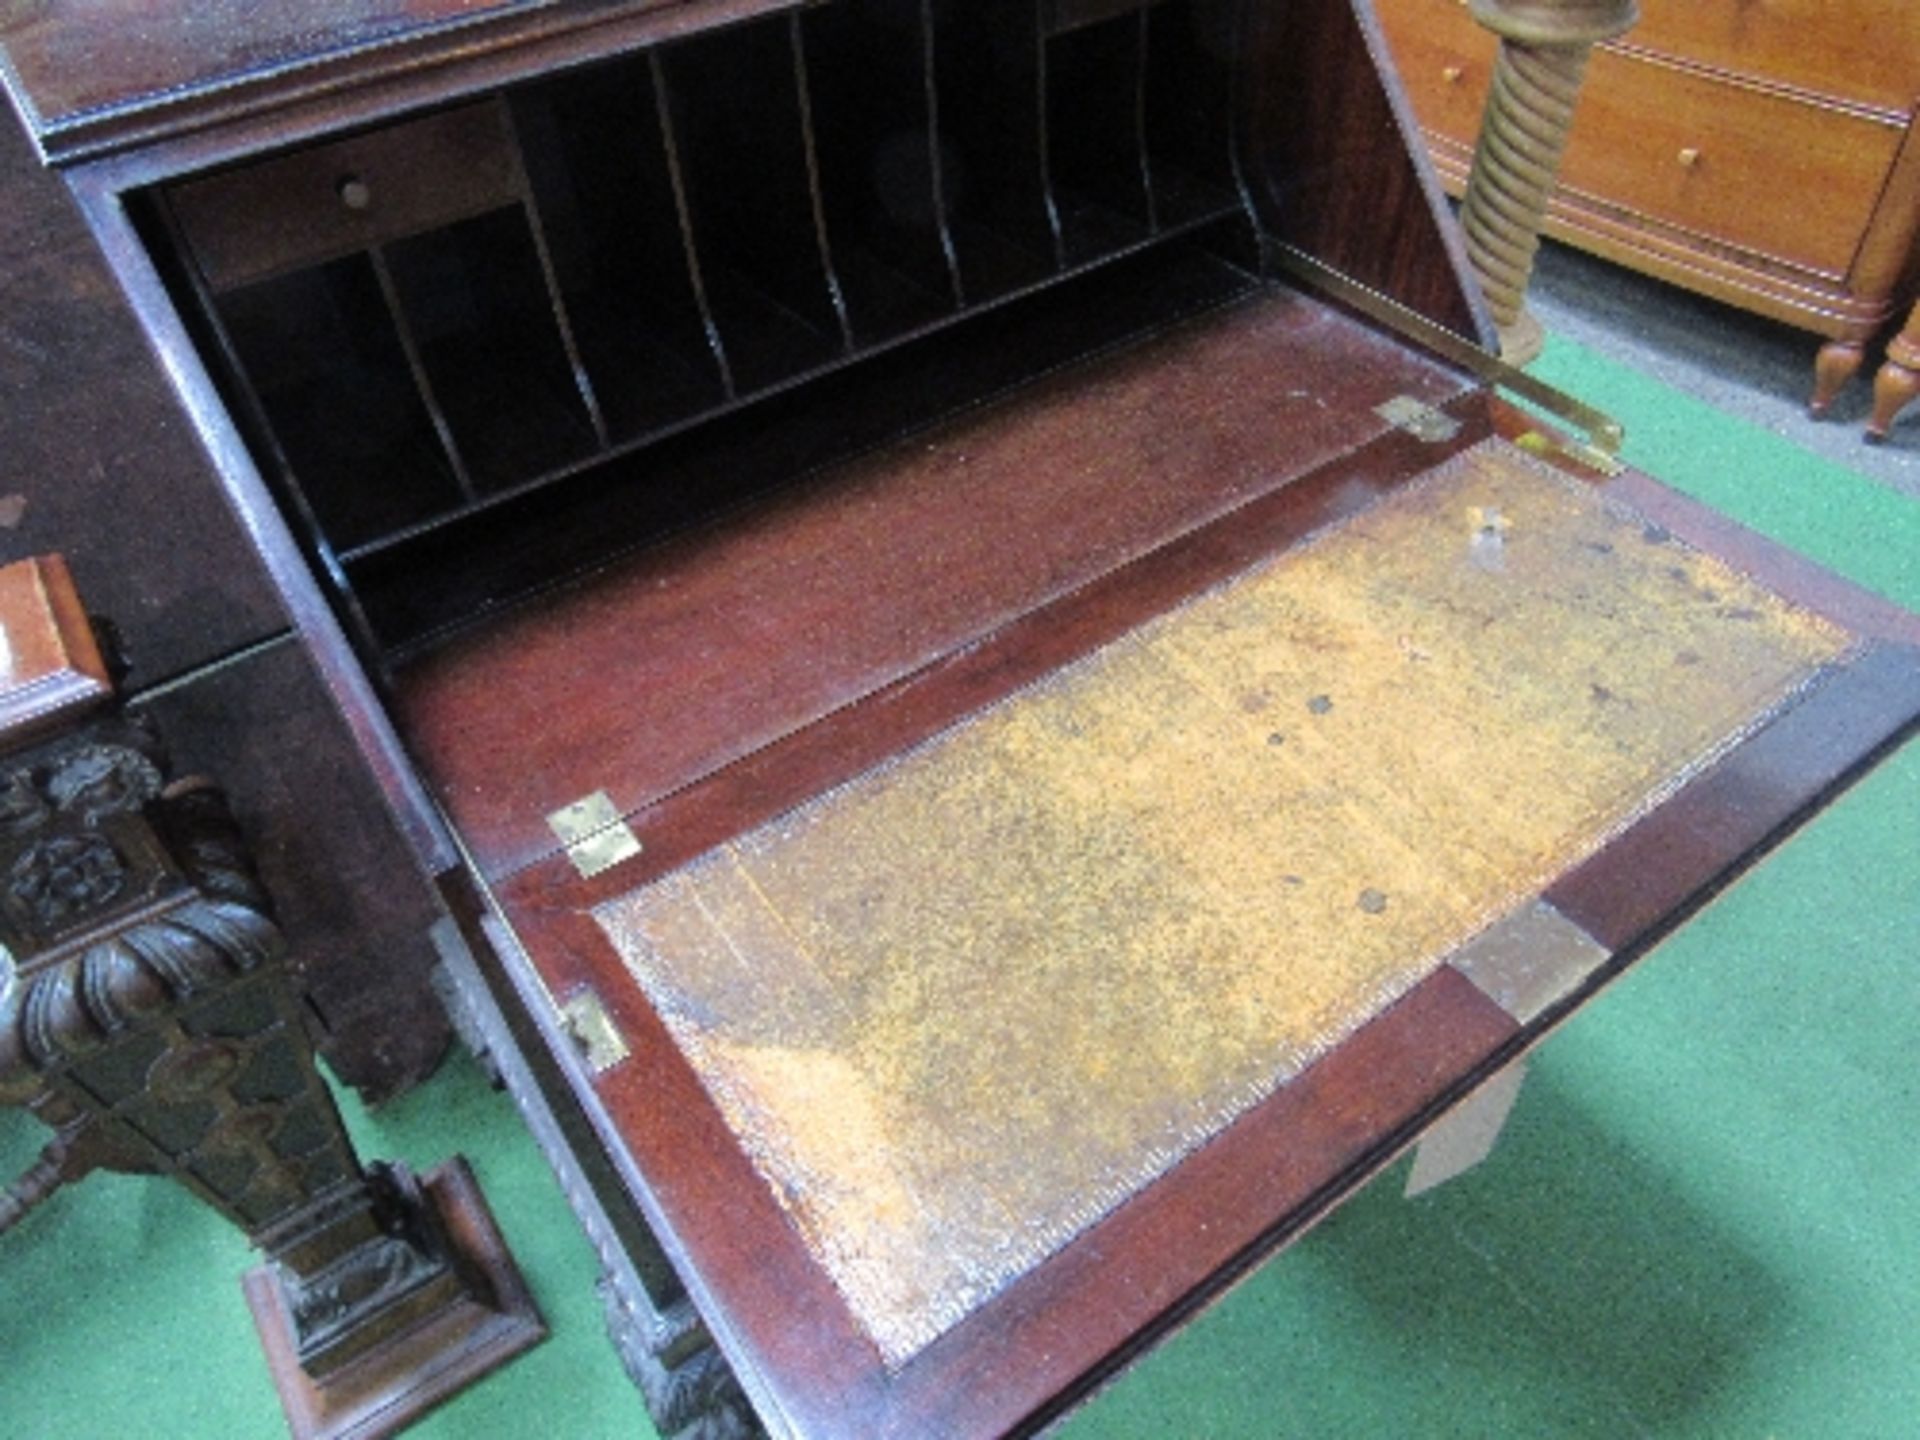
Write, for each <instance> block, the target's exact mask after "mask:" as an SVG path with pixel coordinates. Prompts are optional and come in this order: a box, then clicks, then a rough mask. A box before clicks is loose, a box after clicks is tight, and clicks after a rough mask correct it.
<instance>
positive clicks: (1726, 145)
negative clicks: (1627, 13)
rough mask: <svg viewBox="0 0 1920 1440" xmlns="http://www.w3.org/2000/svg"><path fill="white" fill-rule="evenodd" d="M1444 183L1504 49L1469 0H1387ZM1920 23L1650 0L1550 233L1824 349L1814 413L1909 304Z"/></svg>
mask: <svg viewBox="0 0 1920 1440" xmlns="http://www.w3.org/2000/svg"><path fill="white" fill-rule="evenodd" d="M1378 4H1379V10H1380V19H1381V23H1382V24H1383V25H1384V27H1385V29H1386V32H1387V35H1388V38H1389V39H1390V41H1391V42H1392V46H1393V54H1394V58H1395V60H1396V62H1397V63H1398V67H1399V70H1400V73H1401V76H1402V77H1403V78H1404V80H1405V82H1406V85H1407V90H1408V93H1409V94H1410V95H1411V97H1412V99H1413V104H1414V109H1415V112H1416V114H1417V115H1418V116H1419V119H1420V125H1421V128H1422V131H1423V133H1424V136H1425V139H1426V143H1427V146H1428V148H1429V150H1430V151H1431V154H1432V156H1433V160H1434V164H1435V166H1436V168H1437V169H1438V170H1439V172H1440V175H1441V177H1442V179H1443V180H1444V181H1445V183H1446V185H1447V187H1448V188H1449V189H1450V190H1451V191H1453V192H1454V193H1455V194H1458V193H1460V191H1461V189H1462V188H1463V187H1464V185H1465V183H1466V176H1467V168H1468V165H1469V163H1470V162H1471V159H1472V154H1473V147H1474V140H1475V137H1476V136H1477V135H1478V134H1479V131H1480V115H1481V110H1482V108H1483V107H1484V106H1485V104H1486V97H1487V86H1488V80H1489V77H1490V75H1491V73H1492V67H1493V57H1494V48H1495V42H1494V39H1493V37H1492V36H1491V35H1490V34H1488V33H1487V32H1486V31H1485V30H1483V29H1481V28H1480V27H1479V26H1478V25H1476V24H1475V23H1474V20H1473V18H1472V15H1471V14H1470V12H1469V10H1468V8H1467V6H1466V4H1465V0H1378ZM1916 115H1920V23H1916V21H1915V18H1914V14H1913V8H1912V6H1911V5H1909V4H1907V3H1906V0H1641V5H1640V19H1639V21H1638V23H1637V24H1636V25H1635V26H1634V27H1633V28H1632V29H1631V30H1629V31H1628V32H1627V33H1626V34H1625V35H1624V36H1622V37H1621V38H1620V39H1618V40H1615V41H1610V42H1608V43H1606V44H1604V45H1602V46H1600V47H1599V48H1598V49H1597V50H1596V51H1595V53H1594V56H1593V60H1592V64H1591V66H1590V68H1589V70H1588V74H1587V82H1586V85H1585V88H1584V90H1583V92H1582V95H1581V102H1580V109H1579V112H1578V114H1577V115H1576V117H1575V120H1574V127H1573V135H1572V139H1571V141H1570V143H1569V146H1568V150H1567V155H1566V159H1565V162H1564V165H1563V167H1562V169H1561V172H1560V184H1559V187H1558V190H1557V191H1556V194H1555V197H1554V199H1553V201H1552V204H1551V206H1550V208H1549V215H1548V222H1547V233H1548V234H1550V235H1553V236H1555V237H1556V238H1558V239H1561V240H1565V241H1566V242H1568V243H1569V244H1572V245H1577V246H1579V247H1580V248H1581V249H1584V250H1590V251H1592V252H1594V253H1595V254H1597V255H1602V256H1605V257H1606V258H1607V259H1609V260H1615V261H1619V262H1620V263H1622V264H1625V265H1631V266H1632V267H1634V268H1635V269H1637V270H1642V271H1645V272H1646V273H1647V274H1650V275H1654V276H1657V277H1658V278H1660V279H1662V280H1668V281H1671V282H1673V283H1674V284H1677V285H1684V286H1685V287H1687V288H1688V289H1689V290H1696V291H1699V292H1700V293H1701V294H1703V295H1710V296H1712V297H1713V298H1714V299H1716V300H1724V301H1727V302H1728V303H1730V304H1734V305H1738V306H1741V307H1742V308H1744V309H1748V310H1752V311H1755V312H1756V313H1758V314H1761V315H1765V316H1768V317H1769V318H1771V319H1774V320H1781V321H1784V322H1786V323H1787V324H1789V325H1794V326H1797V327H1799V328H1800V329H1803V330H1809V331H1812V332H1813V333H1814V334H1816V335H1821V336H1824V337H1826V341H1827V343H1826V344H1825V345H1824V346H1823V347H1822V349H1821V351H1820V355H1819V360H1818V364H1817V371H1816V384H1815V390H1814V405H1815V408H1816V409H1824V408H1825V407H1826V405H1827V403H1828V402H1830V401H1831V400H1832V398H1833V397H1834V395H1836V394H1837V393H1838V392H1839V390H1840V388H1841V386H1843V385H1844V384H1845V383H1846V381H1847V380H1848V378H1850V377H1851V376H1852V375H1853V374H1854V373H1855V372H1856V371H1858V370H1859V368H1860V365H1861V362H1862V361H1863V360H1864V359H1865V357H1866V351H1867V345H1868V343H1869V342H1870V341H1871V340H1872V339H1873V338H1874V337H1875V336H1876V335H1878V334H1880V333H1881V332H1882V331H1884V330H1886V329H1887V328H1888V326H1889V323H1890V322H1892V321H1894V320H1895V319H1897V318H1898V316H1899V315H1900V314H1901V313H1902V311H1903V310H1904V308H1905V305H1906V304H1907V302H1908V301H1910V300H1911V299H1912V297H1913V294H1914V289H1913V286H1914V283H1915V281H1916V280H1920V274H1916V265H1917V264H1920V262H1917V261H1916V260H1915V258H1914V256H1915V254H1916V251H1915V250H1914V241H1915V237H1916V235H1920V131H1916V127H1915V117H1916Z"/></svg>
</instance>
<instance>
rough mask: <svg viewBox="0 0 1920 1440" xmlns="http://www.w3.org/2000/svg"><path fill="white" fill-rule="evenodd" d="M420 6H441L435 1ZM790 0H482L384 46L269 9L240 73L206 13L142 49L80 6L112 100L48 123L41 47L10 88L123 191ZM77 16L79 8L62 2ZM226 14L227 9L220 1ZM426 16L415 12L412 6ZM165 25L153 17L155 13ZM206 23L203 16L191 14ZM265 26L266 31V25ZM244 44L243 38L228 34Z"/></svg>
mask: <svg viewBox="0 0 1920 1440" xmlns="http://www.w3.org/2000/svg"><path fill="white" fill-rule="evenodd" d="M410 3H411V0H396V3H393V4H388V3H386V0H369V9H370V10H372V11H374V12H381V11H384V12H386V14H387V15H388V16H400V15H402V13H403V11H404V9H405V8H406V7H407V6H408V5H409V4H410ZM429 4H430V7H431V8H437V9H439V10H441V11H442V12H444V10H445V6H444V5H442V4H441V3H440V0H429ZM792 4H793V0H699V3H692V0H492V3H490V4H488V5H486V7H485V8H486V9H487V11H488V13H485V14H482V15H480V16H479V17H478V19H477V20H474V19H469V20H467V21H465V22H462V21H460V20H459V19H457V18H456V19H455V20H453V21H445V20H442V21H441V22H440V23H432V24H425V25H408V24H407V23H405V21H404V20H403V21H402V23H401V24H400V25H399V26H398V27H397V28H395V29H393V30H391V31H390V32H389V34H388V37H387V39H386V40H385V41H384V42H381V41H375V42H373V43H359V44H356V43H352V41H351V40H349V41H348V43H345V44H339V43H334V41H333V40H332V39H331V38H330V37H331V36H332V31H331V30H330V29H322V30H320V31H317V32H316V31H315V30H314V29H313V28H312V27H311V25H307V26H305V27H304V28H303V29H301V30H299V31H297V32H296V31H293V30H291V29H289V27H288V26H287V24H286V18H287V17H288V16H289V15H292V14H295V13H296V12H298V11H299V7H298V6H295V5H285V4H282V5H275V6H273V7H271V8H270V12H269V15H268V17H267V19H266V21H265V22H264V27H263V28H265V29H266V30H267V31H268V32H269V34H268V37H267V43H268V45H269V46H270V47H271V46H272V45H276V44H277V45H280V46H282V47H283V48H284V49H285V50H286V51H287V54H286V55H285V57H284V58H283V60H282V61H281V62H280V63H278V64H258V65H252V66H247V67H246V68H244V69H242V70H241V71H240V72H239V73H237V74H236V73H230V74H227V75H224V76H222V75H220V74H218V73H217V72H218V71H219V70H220V69H221V68H222V66H223V65H225V64H227V63H228V61H229V60H230V59H231V58H232V57H228V56H225V55H223V53H222V50H223V43H226V42H223V40H222V38H221V36H220V32H219V26H218V23H217V22H218V19H219V17H221V16H224V15H225V14H226V11H224V10H223V11H221V12H216V24H215V26H214V27H212V29H211V30H210V31H209V32H208V33H210V34H211V35H212V36H213V39H212V41H211V43H210V44H205V45H196V44H195V43H194V40H193V37H192V36H188V37H186V43H185V44H182V45H179V46H177V47H175V48H173V49H171V50H168V49H164V48H163V49H160V50H157V51H154V52H152V53H149V52H147V51H146V50H145V49H144V48H143V47H141V46H139V45H138V44H129V43H128V39H129V36H131V35H134V34H137V33H138V32H137V31H134V30H131V29H130V28H128V22H127V20H126V18H125V17H124V16H123V15H122V14H120V13H118V12H115V11H111V10H109V11H91V10H89V12H87V13H83V14H82V15H81V26H82V27H83V28H87V27H86V20H87V14H97V15H98V17H99V20H100V22H101V23H100V25H99V27H98V29H97V30H95V31H93V33H88V34H86V35H84V36H82V37H81V39H80V42H79V43H81V44H83V45H91V46H94V47H96V48H97V49H98V50H99V52H100V54H101V55H102V56H103V57H104V58H105V59H106V60H108V61H109V62H110V63H109V64H108V65H107V66H105V67H104V68H105V73H107V74H108V75H109V76H110V77H111V79H110V83H111V84H112V85H115V86H118V87H119V89H120V90H121V92H122V95H123V100H122V101H121V103H117V104H107V105H102V106H97V107H94V108H86V109H77V110H73V111H71V112H69V113H67V114H65V115H64V116H60V117H57V118H56V117H51V116H49V114H48V113H47V112H46V111H45V110H44V109H43V108H42V107H40V106H38V105H36V104H34V103H33V100H32V98H31V97H32V96H33V95H35V94H38V93H40V92H41V90H42V89H43V88H44V90H45V93H46V94H47V95H48V97H49V103H51V104H56V105H57V104H60V103H62V97H61V96H60V95H59V93H58V92H59V90H60V89H61V87H62V86H63V85H71V84H72V83H73V82H72V81H70V80H68V81H63V80H62V79H61V78H60V72H61V70H62V69H63V68H64V67H63V66H62V64H61V63H60V62H59V60H58V59H57V58H56V57H54V56H52V55H48V54H44V52H37V53H36V55H35V56H34V57H29V59H28V61H27V65H28V66H30V67H31V68H32V70H33V71H34V75H33V78H31V79H28V78H26V77H25V76H22V77H21V78H20V80H19V81H17V82H16V83H15V85H14V86H13V89H14V93H15V96H16V102H17V103H18V102H19V101H20V99H22V98H23V97H24V98H25V100H26V103H25V104H24V105H22V107H21V108H22V109H23V112H24V114H23V118H25V119H26V120H27V123H28V125H29V127H30V128H31V129H32V131H33V133H34V136H35V139H36V140H37V142H38V144H39V146H40V148H41V151H42V153H43V154H44V155H45V156H46V157H47V158H48V159H49V160H50V161H51V162H52V163H55V164H69V163H75V162H78V161H81V160H96V159H98V158H100V157H102V156H105V155H113V154H118V155H122V156H125V157H126V158H128V160H129V162H130V166H129V169H127V170H126V171H123V172H121V183H122V185H125V184H127V183H130V182H131V181H132V177H133V176H134V175H139V176H142V177H144V178H145V179H158V178H160V177H161V175H163V174H177V173H180V171H181V170H182V169H194V168H200V167H203V166H205V165H208V164H211V163H215V162H217V161H218V160H221V159H232V158H234V157H236V156H239V155H244V154H252V153H257V152H259V151H261V150H265V149H270V148H272V147H273V146H275V145H279V144H288V143H293V142H295V141H298V140H301V139H305V138H309V137H311V136H313V135H316V134H319V133H322V132H323V131H327V130H333V129H338V128H341V127H343V126H346V125H351V124H354V123H364V122H365V121H367V120H369V119H373V118H376V117H380V116H388V115H393V114H396V113H400V112H402V111H405V110H408V109H413V108H417V107H419V106H422V105H428V104H434V103H438V102H441V101H445V100H450V99H454V98H458V97H460V96H464V95H471V94H474V93H476V92H478V91H480V90H484V89H487V88H491V87H493V86H496V85H498V84H500V83H502V82H503V81H505V80H507V79H510V78H513V77H515V76H524V75H528V74H534V73H539V72H541V71H544V70H551V69H557V68H564V67H565V66H567V65H570V64H578V63H580V62H581V61H584V60H588V59H592V58H595V57H598V56H604V55H609V54H616V53H620V52H621V51H624V50H631V49H634V48H637V47H639V46H642V45H645V44H649V43H652V42H654V41H657V40H660V39H663V38H666V37H669V36H672V35H675V34H684V33H687V32H688V31H691V30H696V29H705V28H709V27H711V26H714V25H717V24H723V23H725V22H726V21H728V20H732V19H740V18H744V17H747V16H751V15H757V14H763V13H766V12H768V11H772V10H779V9H785V8H789V7H790V6H791V5H792ZM64 8H66V9H69V10H71V11H73V12H76V13H80V12H81V7H80V6H77V5H76V6H68V7H64ZM229 8H230V7H229ZM416 13H417V14H419V13H425V12H416ZM163 18H164V17H163ZM203 18H204V17H203ZM276 26H277V31H276ZM235 33H237V34H239V35H240V36H241V37H242V38H244V31H240V32H235ZM0 39H4V40H5V41H6V42H7V47H8V55H9V59H10V60H11V61H12V63H13V64H14V65H15V66H16V67H18V66H20V65H21V55H22V54H24V53H25V52H26V50H27V49H28V48H29V47H28V46H27V45H25V44H23V43H22V41H21V39H20V37H19V36H18V35H17V34H7V35H3V36H0ZM169 68H171V69H173V70H174V71H176V72H179V73H181V74H184V75H186V76H187V77H188V78H187V81H186V83H185V84H183V85H180V86H178V87H177V88H168V85H167V82H166V79H165V78H164V76H163V74H162V73H161V72H162V71H164V70H166V69H169Z"/></svg>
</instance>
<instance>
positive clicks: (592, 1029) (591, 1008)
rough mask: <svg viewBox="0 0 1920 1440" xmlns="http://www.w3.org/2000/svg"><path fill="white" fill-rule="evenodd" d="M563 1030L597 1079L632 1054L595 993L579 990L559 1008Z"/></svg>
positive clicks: (624, 1038) (589, 990)
mask: <svg viewBox="0 0 1920 1440" xmlns="http://www.w3.org/2000/svg"><path fill="white" fill-rule="evenodd" d="M558 1013H559V1016H560V1028H561V1029H562V1030H564V1031H566V1033H567V1036H568V1038H570V1039H571V1040H572V1041H573V1043H574V1044H575V1045H577V1046H579V1047H580V1057H581V1058H582V1059H583V1060H585V1061H586V1062H587V1069H589V1070H591V1071H592V1072H593V1073H594V1074H595V1075H604V1074H605V1073H606V1072H607V1071H609V1070H611V1069H612V1068H613V1067H614V1066H616V1065H618V1064H619V1063H620V1062H621V1061H622V1060H624V1059H626V1058H627V1056H628V1054H629V1053H630V1052H629V1051H628V1049H627V1041H626V1037H625V1036H624V1035H622V1034H621V1033H620V1030H619V1027H618V1026H616V1025H615V1024H614V1023H613V1017H612V1016H610V1015H608V1014H607V1007H606V1005H605V1004H604V1003H603V1002H602V1001H601V999H600V997H599V995H598V994H596V993H595V992H594V991H593V990H591V989H581V990H576V991H574V993H573V994H572V995H570V996H568V997H567V999H566V1001H565V1002H564V1003H563V1004H562V1005H561V1006H560V1007H559V1011H558Z"/></svg>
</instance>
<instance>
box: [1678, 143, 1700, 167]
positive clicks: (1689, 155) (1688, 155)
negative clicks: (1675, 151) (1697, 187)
mask: <svg viewBox="0 0 1920 1440" xmlns="http://www.w3.org/2000/svg"><path fill="white" fill-rule="evenodd" d="M1680 163H1681V164H1682V165H1684V166H1686V167H1687V169H1689V170H1692V169H1696V168H1697V167H1698V166H1699V164H1700V152H1699V150H1697V149H1696V148H1694V147H1693V146H1691V145H1688V146H1686V147H1685V148H1683V149H1682V150H1681V151H1680Z"/></svg>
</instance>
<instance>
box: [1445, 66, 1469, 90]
mask: <svg viewBox="0 0 1920 1440" xmlns="http://www.w3.org/2000/svg"><path fill="white" fill-rule="evenodd" d="M1465 73H1466V72H1465V71H1464V70H1462V69H1461V68H1460V67H1459V66H1458V65H1449V66H1447V68H1446V69H1444V70H1442V71H1441V72H1440V78H1441V79H1442V80H1444V81H1446V82H1447V84H1449V85H1458V84H1459V83H1460V77H1461V76H1462V75H1464V74H1465Z"/></svg>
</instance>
